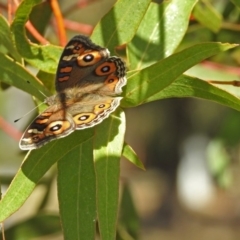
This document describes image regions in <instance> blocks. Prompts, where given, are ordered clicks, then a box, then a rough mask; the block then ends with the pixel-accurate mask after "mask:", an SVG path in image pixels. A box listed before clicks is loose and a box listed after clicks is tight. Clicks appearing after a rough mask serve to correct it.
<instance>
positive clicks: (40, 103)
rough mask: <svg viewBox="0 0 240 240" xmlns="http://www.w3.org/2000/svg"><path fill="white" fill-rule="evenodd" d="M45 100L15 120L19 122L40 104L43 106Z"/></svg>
mask: <svg viewBox="0 0 240 240" xmlns="http://www.w3.org/2000/svg"><path fill="white" fill-rule="evenodd" d="M44 103H45V102H42V103H40V104H38V105H37V106H36V107H35V108H33V109H32V110H30V111H29V112H27V113H26V114H24V115H23V116H22V117H20V118H18V119H16V120H14V122H18V121H19V120H20V119H22V118H24V117H25V116H27V115H28V114H29V113H31V112H32V111H33V110H35V109H36V108H38V107H39V106H41V105H42V104H44Z"/></svg>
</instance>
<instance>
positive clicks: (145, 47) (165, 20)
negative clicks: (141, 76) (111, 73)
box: [127, 0, 197, 70]
mask: <svg viewBox="0 0 240 240" xmlns="http://www.w3.org/2000/svg"><path fill="white" fill-rule="evenodd" d="M196 2H197V0H190V1H179V0H172V1H166V2H163V3H162V4H156V3H151V4H150V6H149V8H148V11H147V12H146V14H145V15H144V18H143V20H142V22H141V24H140V25H139V28H138V31H137V33H136V35H135V36H134V38H133V39H132V41H131V42H130V43H129V44H128V45H127V51H128V59H129V66H130V68H131V70H133V69H142V68H145V67H146V66H149V65H151V64H153V63H156V62H157V61H159V60H160V59H162V58H165V57H167V56H169V55H170V54H172V53H173V52H174V50H175V49H176V48H177V46H178V45H179V43H180V42H181V40H182V38H183V36H184V34H185V32H186V30H187V28H188V24H189V18H190V14H191V11H192V9H193V7H194V5H195V4H196Z"/></svg>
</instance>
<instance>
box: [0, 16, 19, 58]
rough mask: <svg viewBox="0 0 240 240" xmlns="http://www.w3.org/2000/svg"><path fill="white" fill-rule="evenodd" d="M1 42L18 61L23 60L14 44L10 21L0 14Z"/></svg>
mask: <svg viewBox="0 0 240 240" xmlns="http://www.w3.org/2000/svg"><path fill="white" fill-rule="evenodd" d="M0 44H3V45H4V47H5V48H6V49H7V50H8V53H9V54H10V55H11V56H12V57H14V58H15V59H16V60H17V61H18V62H20V61H21V56H20V55H19V54H18V52H17V49H16V48H15V46H14V42H13V36H12V33H11V31H10V27H9V25H8V22H7V20H6V19H5V18H4V17H3V16H2V15H0Z"/></svg>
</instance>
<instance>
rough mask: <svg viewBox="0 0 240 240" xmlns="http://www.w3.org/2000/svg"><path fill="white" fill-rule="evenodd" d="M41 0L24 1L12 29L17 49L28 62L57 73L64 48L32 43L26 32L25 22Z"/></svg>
mask: <svg viewBox="0 0 240 240" xmlns="http://www.w3.org/2000/svg"><path fill="white" fill-rule="evenodd" d="M41 2H42V1H41V0H25V1H22V2H21V4H20V5H19V7H18V9H17V11H16V13H15V18H14V20H13V22H12V25H11V30H12V32H13V35H14V39H15V44H16V47H17V50H18V52H19V53H20V55H21V56H22V57H23V58H24V59H25V60H26V61H27V62H29V63H30V64H32V65H33V66H35V67H37V68H38V69H40V70H42V71H45V72H49V73H55V72H56V68H57V65H58V61H59V58H60V55H61V52H62V48H60V47H57V46H53V45H51V44H48V45H46V46H40V45H37V44H33V43H30V42H29V41H28V40H27V38H26V33H25V23H26V22H27V20H28V18H29V15H30V13H31V11H32V8H33V7H34V6H35V5H36V4H39V3H41Z"/></svg>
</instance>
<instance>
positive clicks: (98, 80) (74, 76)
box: [19, 35, 126, 150]
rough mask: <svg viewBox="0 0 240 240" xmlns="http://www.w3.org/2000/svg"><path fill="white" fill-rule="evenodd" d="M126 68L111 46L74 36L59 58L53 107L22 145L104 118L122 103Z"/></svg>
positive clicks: (36, 144)
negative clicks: (114, 54)
mask: <svg viewBox="0 0 240 240" xmlns="http://www.w3.org/2000/svg"><path fill="white" fill-rule="evenodd" d="M125 72H126V68H125V64H124V62H123V61H122V60H121V59H120V58H118V57H111V56H110V54H109V51H108V49H106V48H102V47H100V46H98V45H96V44H94V43H93V42H92V41H91V40H90V39H89V38H88V37H86V36H83V35H78V36H75V37H73V38H72V39H71V40H70V41H69V43H68V44H67V46H66V47H65V49H64V50H63V53H62V56H61V58H60V60H59V64H58V69H57V73H56V80H55V87H56V91H57V94H56V95H54V96H51V97H49V98H47V99H46V100H45V102H46V103H47V104H48V105H49V107H48V108H47V109H46V110H45V111H44V112H42V113H41V114H40V115H39V116H38V117H37V118H36V119H35V120H34V121H33V122H32V123H31V124H30V126H29V127H28V128H27V129H26V131H25V132H24V134H23V136H22V138H21V140H20V143H19V146H20V148H21V149H22V150H30V149H36V148H39V147H41V146H43V145H44V144H46V143H48V142H50V141H52V140H54V139H57V138H62V137H65V136H67V135H69V134H70V133H71V132H73V131H74V130H76V129H77V130H78V129H84V128H89V127H92V126H94V125H96V124H98V123H100V122H102V121H103V120H104V119H105V118H107V117H108V116H109V114H110V113H111V112H113V111H114V110H115V109H116V108H117V107H118V106H119V104H120V100H121V99H122V97H120V96H119V94H120V93H121V92H122V87H123V86H124V85H125V84H126V78H125Z"/></svg>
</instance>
